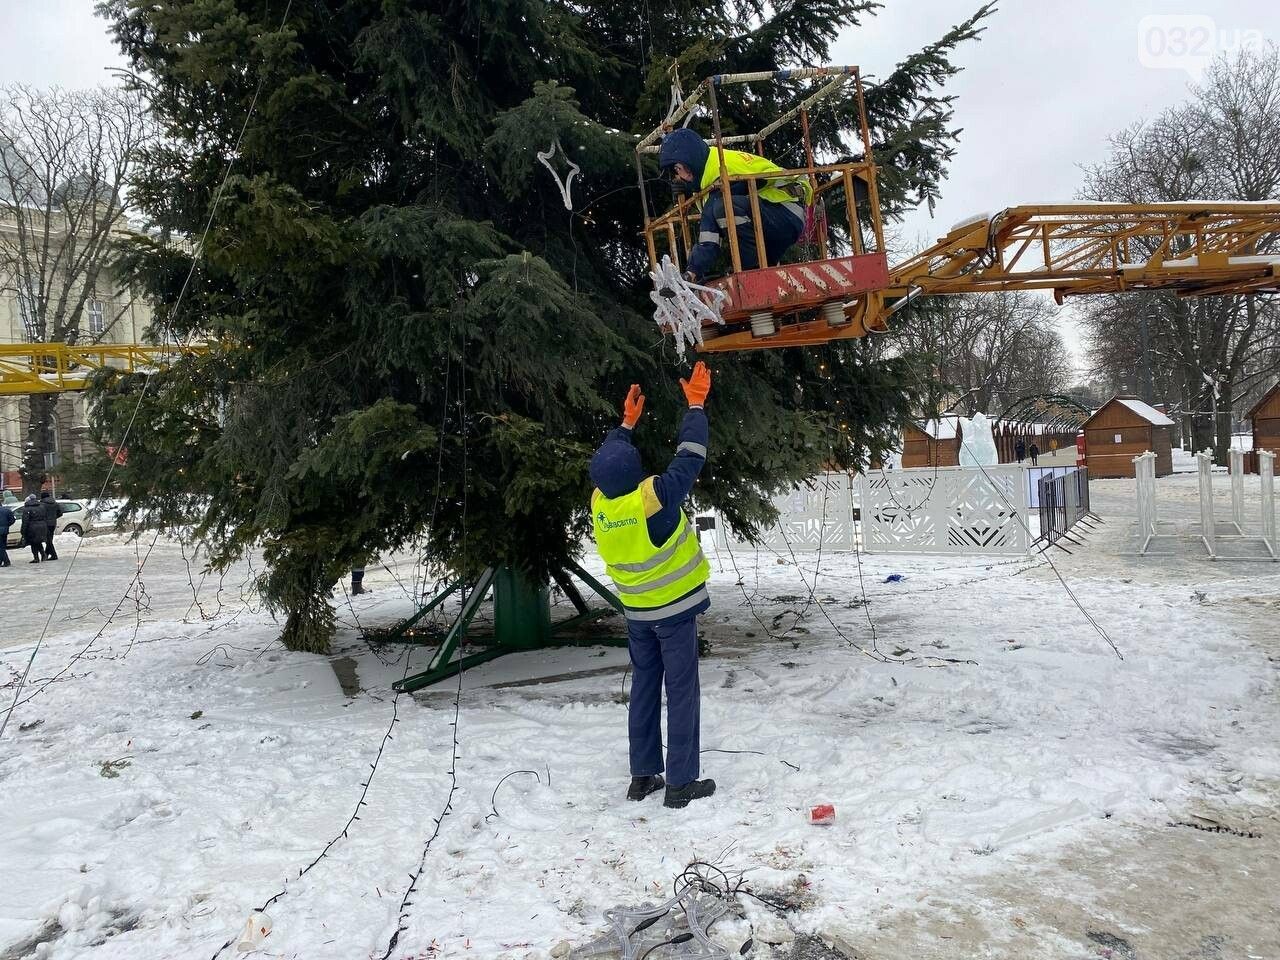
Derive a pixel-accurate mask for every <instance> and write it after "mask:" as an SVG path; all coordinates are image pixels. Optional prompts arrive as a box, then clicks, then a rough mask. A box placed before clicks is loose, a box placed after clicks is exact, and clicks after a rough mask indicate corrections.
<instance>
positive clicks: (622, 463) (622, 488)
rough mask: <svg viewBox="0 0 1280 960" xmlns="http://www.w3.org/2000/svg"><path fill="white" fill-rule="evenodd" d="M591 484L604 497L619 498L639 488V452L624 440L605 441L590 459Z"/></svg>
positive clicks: (642, 472)
mask: <svg viewBox="0 0 1280 960" xmlns="http://www.w3.org/2000/svg"><path fill="white" fill-rule="evenodd" d="M590 473H591V482H592V483H594V484H595V485H596V486H597V487H599V488H600V492H601V493H603V494H604V495H605V496H606V497H609V498H611V499H612V498H613V497H620V496H622V495H623V494H625V493H630V492H631V491H632V490H634V489H635V488H636V487H638V486H640V481H641V480H643V479H644V477H645V473H644V465H643V464H642V463H641V462H640V451H639V450H637V449H636V448H635V447H633V446H632V445H631V444H629V443H627V442H626V441H625V440H606V441H605V442H604V443H602V444H601V445H600V448H599V449H598V450H596V452H595V454H594V456H592V458H591V467H590Z"/></svg>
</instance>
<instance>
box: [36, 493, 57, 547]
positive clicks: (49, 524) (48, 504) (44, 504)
mask: <svg viewBox="0 0 1280 960" xmlns="http://www.w3.org/2000/svg"><path fill="white" fill-rule="evenodd" d="M40 506H41V508H42V509H43V510H44V526H45V535H44V558H45V559H46V560H57V559H58V551H57V550H55V549H54V548H53V535H54V533H55V532H56V531H57V529H58V518H59V517H60V516H62V507H60V506H58V501H57V500H55V499H54V498H53V494H52V493H50V492H49V491H48V490H46V491H44V492H43V493H42V494H40Z"/></svg>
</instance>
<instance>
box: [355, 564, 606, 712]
mask: <svg viewBox="0 0 1280 960" xmlns="http://www.w3.org/2000/svg"><path fill="white" fill-rule="evenodd" d="M569 572H572V573H573V574H575V575H576V576H577V578H578V579H579V580H581V581H582V582H583V583H584V584H586V585H587V586H588V587H590V588H591V589H592V590H593V591H594V592H595V593H598V594H599V595H600V596H601V597H603V598H604V599H605V600H606V601H608V604H609V605H608V606H607V607H597V608H595V609H592V608H591V607H589V606H587V603H586V601H585V600H584V599H583V597H582V592H581V591H580V590H579V589H578V587H577V585H576V584H575V583H574V582H573V581H572V580H571V579H569ZM551 577H552V579H553V580H554V581H555V582H556V585H557V586H559V587H560V589H561V590H563V591H564V594H565V596H566V597H568V598H569V601H570V602H571V603H572V604H573V606H574V608H575V609H576V610H577V613H576V614H574V615H573V616H572V617H569V618H568V619H567V620H561V621H559V622H558V623H552V621H551V591H550V587H549V585H548V584H545V583H543V584H538V583H535V582H534V581H532V580H530V579H529V578H528V577H527V576H525V575H524V574H522V573H520V572H518V571H516V570H513V569H511V568H510V567H488V568H486V569H485V571H484V572H483V573H482V574H480V576H479V578H478V579H477V580H476V582H475V583H474V584H473V585H472V586H471V589H470V592H468V593H466V599H464V600H463V603H462V609H461V610H460V611H459V612H458V616H457V619H455V620H454V621H453V625H452V626H451V627H450V628H449V632H448V633H446V634H445V635H444V639H443V640H442V641H441V643H440V647H439V649H437V650H436V652H435V655H434V656H433V657H432V658H431V663H430V664H428V665H427V669H425V670H423V671H422V672H421V673H415V674H413V676H409V677H405V678H404V679H403V680H398V681H396V683H395V684H393V688H394V689H395V690H396V691H398V692H402V693H407V692H409V691H412V690H418V689H421V688H422V687H427V686H430V685H431V684H433V683H438V682H439V681H441V680H444V679H446V678H448V677H452V676H454V675H456V674H457V673H458V672H459V671H462V670H469V669H470V668H471V667H474V666H477V665H478V664H481V663H485V662H487V661H489V660H495V659H497V658H498V657H501V656H504V655H505V654H508V653H520V652H522V651H525V650H541V649H544V648H546V647H565V646H583V645H588V644H591V645H604V646H611V647H624V646H626V645H627V641H626V638H625V637H609V636H605V637H601V636H583V635H582V633H581V630H582V628H583V627H585V626H587V625H588V624H590V623H593V622H595V621H597V620H600V619H601V618H603V617H608V616H612V615H613V614H615V613H622V601H620V600H619V599H618V598H617V597H616V596H614V594H613V593H612V591H610V590H609V589H607V588H606V587H605V586H604V585H603V584H601V583H600V582H599V581H598V580H596V579H595V578H594V577H592V576H591V574H589V573H587V572H586V571H585V570H583V569H582V567H580V566H579V565H578V564H576V563H570V564H568V567H567V571H566V570H555V571H552V574H551ZM463 587H464V584H463V582H462V581H461V580H455V581H453V583H451V584H449V585H448V586H446V587H445V589H444V590H443V591H441V592H440V593H438V594H437V595H436V596H434V597H433V598H432V599H431V600H430V601H429V602H428V603H426V604H425V605H424V606H423V607H422V608H421V609H419V610H418V611H417V612H416V613H414V615H413V616H411V617H409V618H408V619H406V620H404V621H403V622H401V623H399V624H397V625H396V626H394V627H392V628H391V629H390V630H388V631H387V632H385V633H378V634H376V635H372V632H371V631H367V632H366V636H367V637H368V639H370V640H373V641H376V642H379V643H395V642H400V643H421V642H423V641H422V640H419V639H417V634H416V632H415V630H414V627H415V625H416V624H417V623H419V622H420V621H421V620H422V619H423V618H424V617H425V616H426V615H427V614H429V613H430V612H431V611H432V610H434V609H435V608H436V607H438V606H440V604H442V603H444V601H445V600H447V599H448V598H449V597H450V596H451V595H453V594H454V593H455V592H457V591H458V590H459V589H461V588H463ZM490 592H492V593H493V637H492V638H491V640H490V639H488V638H486V640H487V641H488V642H486V644H485V647H484V649H482V650H480V651H478V652H477V653H471V654H467V655H465V656H461V657H458V659H456V660H455V659H454V658H453V655H454V654H455V653H456V652H457V650H458V647H459V645H460V644H461V643H462V641H463V639H464V638H465V637H467V636H468V630H469V628H470V626H471V621H472V620H474V619H475V616H476V613H477V612H478V611H479V610H480V607H481V606H482V605H483V603H484V601H485V598H486V597H488V595H489V593H490Z"/></svg>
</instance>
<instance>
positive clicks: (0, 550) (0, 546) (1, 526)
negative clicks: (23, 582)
mask: <svg viewBox="0 0 1280 960" xmlns="http://www.w3.org/2000/svg"><path fill="white" fill-rule="evenodd" d="M16 519H17V517H15V516H14V515H13V511H12V510H10V509H9V508H8V506H6V505H5V504H3V503H0V567H11V566H13V564H12V563H10V562H9V548H8V541H9V529H10V528H11V527H12V526H13V523H14V521H15V520H16Z"/></svg>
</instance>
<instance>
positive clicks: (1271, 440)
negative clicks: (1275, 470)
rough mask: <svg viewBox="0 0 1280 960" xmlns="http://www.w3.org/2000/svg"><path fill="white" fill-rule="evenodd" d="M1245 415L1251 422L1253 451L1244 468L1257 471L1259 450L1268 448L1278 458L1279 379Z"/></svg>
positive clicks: (1279, 423)
mask: <svg viewBox="0 0 1280 960" xmlns="http://www.w3.org/2000/svg"><path fill="white" fill-rule="evenodd" d="M1245 416H1246V417H1247V418H1248V419H1249V420H1251V421H1252V422H1253V452H1252V453H1250V454H1249V456H1248V458H1247V459H1248V461H1249V465H1248V467H1247V468H1246V469H1248V470H1249V471H1250V472H1252V473H1257V472H1258V451H1259V450H1270V451H1271V452H1272V453H1274V454H1275V455H1276V457H1277V458H1280V381H1276V383H1275V384H1274V385H1273V386H1272V387H1271V389H1270V390H1268V391H1267V392H1266V393H1264V394H1263V395H1262V399H1261V400H1259V401H1258V402H1257V403H1255V404H1254V405H1253V408H1252V409H1251V410H1250V411H1249V412H1248V413H1247V414H1245Z"/></svg>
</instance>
